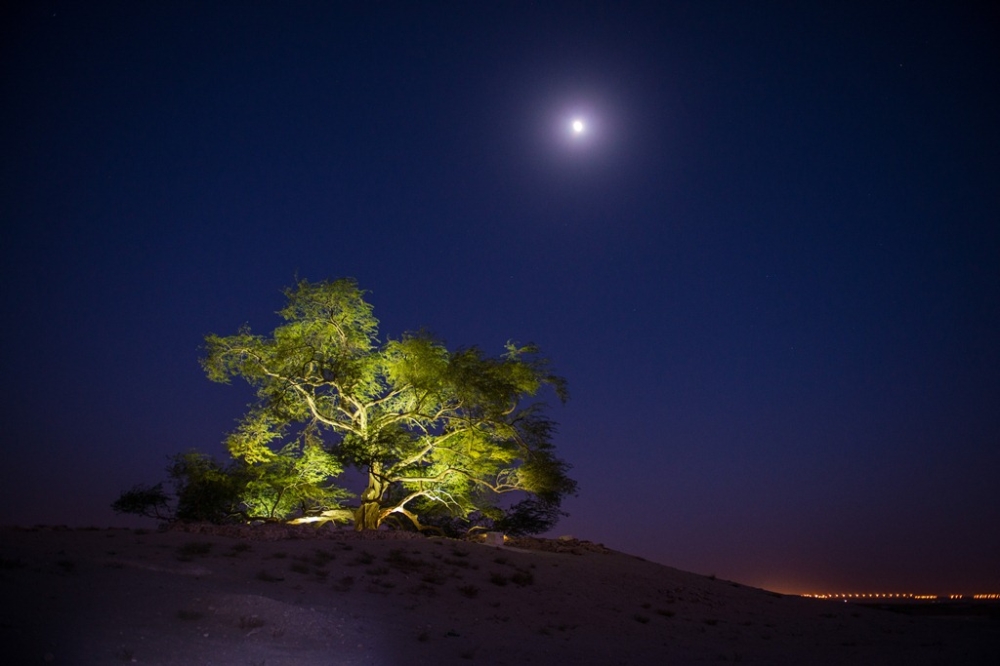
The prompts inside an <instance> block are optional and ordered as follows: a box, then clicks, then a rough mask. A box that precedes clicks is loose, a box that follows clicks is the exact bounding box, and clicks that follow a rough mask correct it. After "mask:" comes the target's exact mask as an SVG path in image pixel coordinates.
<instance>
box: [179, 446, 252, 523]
mask: <svg viewBox="0 0 1000 666" xmlns="http://www.w3.org/2000/svg"><path fill="white" fill-rule="evenodd" d="M167 474H168V476H169V477H170V478H171V480H172V481H173V483H174V488H175V491H176V493H177V506H176V508H175V510H174V517H175V518H177V519H178V520H183V521H192V522H198V521H207V522H211V523H224V522H230V521H232V520H234V519H236V518H238V517H240V516H241V515H243V513H242V511H241V510H240V495H241V492H242V489H243V487H244V482H243V479H241V478H240V476H241V475H240V474H239V473H238V472H237V471H236V470H235V469H233V468H230V469H226V468H223V467H222V466H221V465H220V464H219V463H218V462H216V461H215V460H214V459H213V458H212V457H211V456H208V455H205V454H204V453H199V452H197V451H188V452H187V453H180V454H177V455H176V456H174V457H173V458H172V459H171V464H170V465H169V466H168V467H167Z"/></svg>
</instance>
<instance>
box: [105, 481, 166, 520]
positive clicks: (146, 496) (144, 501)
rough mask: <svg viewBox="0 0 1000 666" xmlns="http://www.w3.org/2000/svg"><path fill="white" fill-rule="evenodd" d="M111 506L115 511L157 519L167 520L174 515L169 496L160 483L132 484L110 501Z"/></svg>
mask: <svg viewBox="0 0 1000 666" xmlns="http://www.w3.org/2000/svg"><path fill="white" fill-rule="evenodd" d="M111 508H112V509H114V510H115V513H134V514H135V515H137V516H144V517H146V518H156V519H158V520H169V519H171V518H173V515H174V514H173V509H171V508H170V497H168V496H167V493H166V492H164V490H163V484H162V483H157V484H156V485H155V486H147V485H145V484H138V485H135V486H132V488H131V489H130V490H126V491H124V492H123V493H122V494H121V495H119V496H118V499H116V500H115V501H114V502H112V503H111Z"/></svg>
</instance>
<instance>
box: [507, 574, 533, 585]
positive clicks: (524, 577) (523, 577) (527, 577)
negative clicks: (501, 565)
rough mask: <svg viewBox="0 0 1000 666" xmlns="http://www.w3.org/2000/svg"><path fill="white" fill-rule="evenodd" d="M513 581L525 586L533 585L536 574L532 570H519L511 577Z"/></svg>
mask: <svg viewBox="0 0 1000 666" xmlns="http://www.w3.org/2000/svg"><path fill="white" fill-rule="evenodd" d="M510 579H511V581H512V582H513V583H515V584H516V585H520V586H521V587H524V586H525V585H533V584H534V582H535V574H533V573H531V572H530V571H518V572H517V573H515V574H514V575H513V576H511V577H510Z"/></svg>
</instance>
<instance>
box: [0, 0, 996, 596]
mask: <svg viewBox="0 0 1000 666" xmlns="http://www.w3.org/2000/svg"><path fill="white" fill-rule="evenodd" d="M820 4H825V5H826V6H825V7H817V6H816V5H820ZM9 5H14V7H11V6H9ZM18 5H20V6H18ZM2 11H3V14H2V18H0V26H2V27H0V31H2V32H0V67H2V69H0V76H2V78H0V100H2V101H0V142H2V143H0V169H2V175H0V220H2V223H3V224H2V229H3V231H2V232H0V233H2V239H3V240H2V244H0V251H2V258H3V259H2V271H3V274H2V304H3V326H2V328H0V335H2V345H3V346H2V350H3V353H2V372H3V400H2V413H0V417H2V424H3V428H2V435H0V437H2V440H0V441H2V447H3V449H2V450H3V459H2V460H3V462H2V467H0V523H17V524H34V523H52V524H68V525H75V526H85V525H99V526H107V525H134V524H136V522H135V519H128V518H125V517H121V516H116V515H115V514H114V513H113V512H112V511H111V509H110V508H109V504H110V503H111V502H112V501H113V500H114V499H115V498H116V497H117V496H118V494H119V493H120V492H121V491H122V490H124V489H127V488H129V487H131V486H132V485H133V484H135V483H139V482H145V483H153V482H156V481H159V480H162V479H164V477H165V475H164V467H165V466H166V464H167V456H168V455H170V454H173V453H176V452H179V451H183V450H186V449H189V448H192V447H195V448H199V449H201V450H203V451H206V452H210V453H213V454H216V455H220V456H221V455H222V454H223V448H222V439H223V437H224V436H225V434H226V433H227V432H228V431H230V430H231V429H232V428H233V427H234V426H235V424H236V420H237V419H238V418H239V417H240V416H241V415H242V414H243V412H244V411H245V407H246V405H247V403H248V402H250V401H251V400H252V392H251V390H250V389H249V387H247V386H246V385H245V384H243V383H234V384H233V385H232V386H223V385H218V384H213V383H211V382H209V381H208V380H207V379H206V378H205V376H204V374H203V372H202V371H201V369H200V367H199V365H198V359H199V356H200V354H201V352H200V351H199V347H200V345H201V344H202V342H203V338H204V336H205V334H207V333H209V332H214V333H218V334H223V335H227V334H232V333H235V332H236V331H237V329H238V327H239V326H240V325H241V324H243V323H249V324H250V325H251V327H252V328H253V329H254V330H255V331H256V332H258V333H268V332H269V331H271V330H272V328H273V327H274V326H275V325H276V324H277V323H278V321H279V320H278V318H277V317H276V315H275V311H276V310H278V309H279V308H280V307H282V305H283V303H284V298H283V296H282V294H281V291H282V289H283V288H285V287H287V286H291V285H293V284H294V283H295V282H296V280H297V279H300V278H306V279H309V280H313V281H319V280H324V279H335V278H339V277H354V278H356V279H357V281H358V282H359V284H360V286H361V287H362V288H364V289H367V290H368V291H369V294H368V298H369V300H370V302H371V303H372V304H373V305H374V308H375V315H376V316H377V317H378V318H379V320H380V321H381V337H382V339H385V338H387V337H398V336H400V335H401V334H402V333H403V332H404V331H407V330H417V329H420V328H426V329H428V330H431V331H433V332H435V333H436V334H437V335H438V336H440V337H441V338H442V339H444V340H445V341H446V342H447V343H448V344H449V346H451V347H463V346H472V345H476V346H479V347H481V348H482V349H484V350H486V351H488V352H490V353H500V352H501V351H502V347H503V344H504V343H505V342H506V341H507V340H511V339H512V340H516V341H519V342H535V343H537V344H538V345H540V346H541V348H542V349H543V351H544V352H545V353H546V355H547V356H548V357H549V358H550V359H551V360H552V362H553V364H554V368H555V369H556V371H557V372H559V373H560V374H562V375H564V376H565V377H566V378H567V380H568V382H569V388H570V394H571V399H570V401H569V402H568V403H567V404H566V405H565V406H562V405H560V404H559V403H558V402H557V401H555V400H552V403H553V404H552V408H551V411H550V415H551V416H552V417H553V418H554V419H555V420H556V421H558V422H559V423H560V429H559V432H558V434H557V436H556V440H555V442H556V445H557V449H558V451H559V454H560V455H561V456H562V457H563V458H565V459H566V460H567V461H568V462H570V463H571V464H572V465H573V472H572V475H573V476H574V478H576V479H577V480H578V481H579V484H580V493H579V495H578V496H577V497H574V498H571V499H570V500H569V501H568V502H567V503H566V505H565V508H566V509H567V510H568V511H569V512H570V513H571V514H572V515H571V517H569V518H567V519H564V521H563V522H562V523H560V525H559V526H558V527H557V528H556V530H555V532H554V533H553V534H554V535H558V534H572V535H574V536H576V537H578V538H586V539H590V540H593V541H599V542H603V543H605V544H606V545H608V546H610V547H613V548H615V549H618V550H624V551H627V552H630V553H634V554H637V555H641V556H643V557H646V558H648V559H652V560H655V561H658V562H662V563H664V564H669V565H671V566H675V567H678V568H681V569H686V570H689V571H695V572H698V573H703V574H715V575H717V576H719V577H722V578H727V579H733V580H737V581H740V582H743V583H747V584H751V585H756V586H763V587H767V588H769V589H776V590H779V591H785V592H822V591H826V592H846V591H870V592H876V591H882V592H887V591H908V592H921V591H928V592H934V593H947V592H965V593H972V592H983V591H989V592H996V591H998V588H1000V566H998V563H1000V527H998V526H1000V352H998V341H1000V123H998V119H1000V95H998V90H1000V89H998V82H1000V31H998V26H1000V21H998V17H997V14H996V13H995V10H991V9H989V3H961V2H939V3H917V2H868V1H866V2H854V3H852V2H830V3H808V2H787V3H777V2H775V3H767V2H703V1H700V0H698V1H692V2H656V3H648V4H641V3H631V4H629V3H614V8H612V7H611V3H601V4H597V3H592V4H591V3H577V2H561V3H548V2H539V3H515V2H495V3H494V2H474V3H472V2H470V3H464V2H463V3H443V4H437V3H398V4H397V3H393V2H367V3H361V2H357V3H353V2H350V3H347V2H345V3H339V2H338V3H334V2H329V3H328V2H316V3H312V2H283V3H278V2H218V3H206V2H192V3H187V4H186V3H182V2H161V3H134V2H121V3H99V2H88V3H77V2H23V3H7V5H6V8H5V9H3V10H2ZM574 118H581V119H583V121H584V122H585V123H586V129H585V131H584V132H583V133H582V134H581V135H578V136H574V135H573V134H572V132H571V122H572V120H573V119H574ZM147 523H148V521H147ZM147 526H149V527H152V524H147Z"/></svg>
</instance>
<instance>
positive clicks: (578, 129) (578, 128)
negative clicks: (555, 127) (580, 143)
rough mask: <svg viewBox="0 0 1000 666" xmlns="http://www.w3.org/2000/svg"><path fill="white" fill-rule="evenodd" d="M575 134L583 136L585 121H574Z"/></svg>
mask: <svg viewBox="0 0 1000 666" xmlns="http://www.w3.org/2000/svg"><path fill="white" fill-rule="evenodd" d="M572 127H573V134H583V121H582V120H580V119H579V118H577V119H576V120H574V121H573V125H572Z"/></svg>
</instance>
